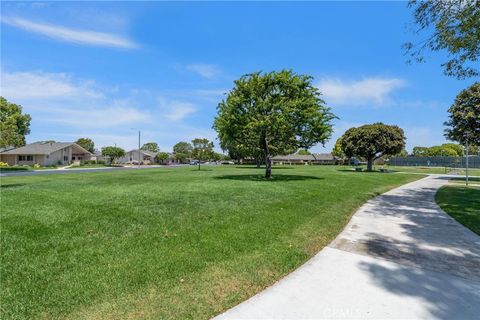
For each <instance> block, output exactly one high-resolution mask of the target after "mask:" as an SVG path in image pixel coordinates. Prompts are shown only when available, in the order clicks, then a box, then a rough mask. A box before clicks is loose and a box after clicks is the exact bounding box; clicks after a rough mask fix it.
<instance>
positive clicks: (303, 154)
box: [297, 149, 312, 156]
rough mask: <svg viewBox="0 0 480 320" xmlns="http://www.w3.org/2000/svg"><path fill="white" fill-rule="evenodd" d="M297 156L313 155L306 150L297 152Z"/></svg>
mask: <svg viewBox="0 0 480 320" xmlns="http://www.w3.org/2000/svg"><path fill="white" fill-rule="evenodd" d="M297 154H298V155H301V156H309V155H311V154H312V153H311V152H310V151H308V150H306V149H300V150H298V151H297Z"/></svg>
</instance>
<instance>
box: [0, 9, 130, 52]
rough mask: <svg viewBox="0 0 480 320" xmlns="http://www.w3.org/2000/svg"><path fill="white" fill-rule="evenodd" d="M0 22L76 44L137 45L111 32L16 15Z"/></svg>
mask: <svg viewBox="0 0 480 320" xmlns="http://www.w3.org/2000/svg"><path fill="white" fill-rule="evenodd" d="M2 22H3V23H6V24H8V25H11V26H14V27H17V28H20V29H23V30H25V31H29V32H33V33H37V34H41V35H43V36H46V37H49V38H52V39H56V40H60V41H66V42H71V43H76V44H83V45H90V46H100V47H114V48H124V49H133V48H136V47H137V44H135V43H134V42H133V41H131V40H129V39H128V38H126V37H124V36H120V35H116V34H111V33H105V32H98V31H90V30H79V29H71V28H66V27H63V26H58V25H52V24H45V23H38V22H33V21H29V20H26V19H23V18H18V17H10V18H3V19H2Z"/></svg>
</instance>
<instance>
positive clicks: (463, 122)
mask: <svg viewBox="0 0 480 320" xmlns="http://www.w3.org/2000/svg"><path fill="white" fill-rule="evenodd" d="M448 112H449V113H450V115H449V120H448V121H447V122H445V126H446V127H447V128H446V129H445V137H447V138H448V139H450V140H453V141H457V142H459V143H461V144H462V145H466V144H467V142H468V143H469V144H470V145H480V82H476V83H474V84H473V85H472V86H470V87H469V88H467V89H465V90H463V91H462V92H460V93H459V94H458V96H457V97H456V98H455V102H454V103H453V105H452V106H451V107H450V109H448Z"/></svg>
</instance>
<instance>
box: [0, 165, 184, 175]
mask: <svg viewBox="0 0 480 320" xmlns="http://www.w3.org/2000/svg"><path fill="white" fill-rule="evenodd" d="M184 166H188V164H176V165H168V166H165V165H149V166H140V167H138V166H133V167H100V168H77V169H51V170H50V169H45V170H37V171H12V172H3V173H0V177H11V176H34V175H42V174H65V173H88V172H104V171H118V170H138V169H152V168H172V167H184Z"/></svg>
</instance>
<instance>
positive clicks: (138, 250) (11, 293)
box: [0, 166, 421, 319]
mask: <svg viewBox="0 0 480 320" xmlns="http://www.w3.org/2000/svg"><path fill="white" fill-rule="evenodd" d="M273 175H274V179H273V180H272V181H265V180H264V179H263V178H262V176H263V170H258V169H255V168H250V167H238V168H237V167H230V166H225V167H220V166H218V167H213V166H212V167H207V166H206V167H204V168H203V170H202V171H197V170H196V168H193V167H183V168H160V169H145V170H124V171H115V172H95V173H72V174H57V175H42V176H25V177H7V178H2V179H1V227H2V230H1V231H2V232H1V242H2V250H1V289H0V290H1V314H2V319H15V318H16V319H33V318H37V319H38V318H40V319H52V318H62V319H79V318H82V319H85V318H88V319H128V318H135V319H202V318H204V319H207V318H209V317H211V316H214V315H216V314H218V313H220V312H222V311H224V310H226V309H228V308H230V307H232V306H234V305H236V304H238V303H240V302H241V301H243V300H245V299H246V298H248V297H250V296H252V295H253V294H255V293H257V292H258V291H260V290H262V289H263V288H265V287H267V286H268V285H271V284H272V283H274V282H275V281H276V280H278V279H280V278H281V277H283V276H284V275H286V274H288V273H289V272H291V271H292V270H294V269H295V268H297V267H298V266H300V265H301V264H302V263H304V262H305V261H306V260H307V259H308V258H309V257H311V256H312V255H314V254H315V253H317V252H318V251H319V250H320V249H321V248H322V247H324V246H325V245H327V244H328V243H329V242H330V241H331V240H332V239H334V237H335V236H336V235H337V234H338V233H339V232H340V231H341V230H342V228H343V227H344V226H345V224H346V223H347V222H348V220H349V218H350V216H351V214H352V213H353V212H354V211H355V209H356V208H358V207H359V206H360V205H361V204H363V203H364V202H365V201H366V200H367V199H369V198H371V197H373V196H375V195H378V194H380V193H383V192H385V191H387V190H389V189H391V188H393V187H395V186H399V185H401V184H404V183H407V182H410V181H413V180H415V179H419V178H421V176H420V175H404V174H382V173H363V172H351V171H345V170H343V171H342V170H339V168H337V167H324V166H322V167H320V166H317V167H305V166H302V167H281V168H278V169H277V168H274V170H273ZM338 267H341V266H338Z"/></svg>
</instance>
